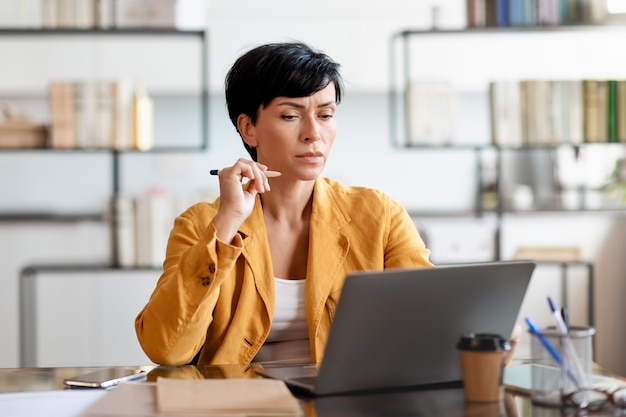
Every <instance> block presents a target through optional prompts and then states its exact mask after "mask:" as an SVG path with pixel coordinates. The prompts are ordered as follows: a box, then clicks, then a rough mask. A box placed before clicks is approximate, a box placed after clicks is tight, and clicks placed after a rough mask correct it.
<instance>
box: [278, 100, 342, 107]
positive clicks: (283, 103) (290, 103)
mask: <svg viewBox="0 0 626 417" xmlns="http://www.w3.org/2000/svg"><path fill="white" fill-rule="evenodd" d="M334 104H335V101H334V100H332V101H328V102H326V103H321V104H319V105H318V106H317V107H318V108H320V107H328V106H332V105H334ZM278 105H279V106H290V107H296V108H299V109H303V108H304V107H305V106H304V105H303V104H300V103H296V102H295V101H283V102H281V103H278Z"/></svg>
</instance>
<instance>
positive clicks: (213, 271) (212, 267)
mask: <svg viewBox="0 0 626 417" xmlns="http://www.w3.org/2000/svg"><path fill="white" fill-rule="evenodd" d="M209 272H210V273H212V274H213V273H215V264H209Z"/></svg>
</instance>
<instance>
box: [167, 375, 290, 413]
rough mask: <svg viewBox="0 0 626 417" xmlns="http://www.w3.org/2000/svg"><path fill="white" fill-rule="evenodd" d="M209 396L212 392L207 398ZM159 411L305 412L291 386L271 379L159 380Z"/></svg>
mask: <svg viewBox="0 0 626 417" xmlns="http://www.w3.org/2000/svg"><path fill="white" fill-rule="evenodd" d="M205 393H210V395H206V394H205ZM156 395H157V410H158V411H159V412H160V413H164V414H172V415H175V414H195V415H220V416H227V415H237V416H242V415H250V416H252V415H254V416H266V415H267V416H296V415H301V414H302V410H301V409H300V406H299V404H298V401H297V399H296V398H295V397H294V395H293V394H292V393H291V391H289V388H287V385H286V384H285V383H284V382H283V381H280V380H276V379H267V378H262V379H261V378H232V379H175V378H161V377H159V378H157V392H156Z"/></svg>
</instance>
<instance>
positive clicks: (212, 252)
mask: <svg viewBox="0 0 626 417" xmlns="http://www.w3.org/2000/svg"><path fill="white" fill-rule="evenodd" d="M218 207H219V199H218V200H216V201H215V202H213V203H211V204H209V203H198V204H195V205H193V206H192V207H190V208H189V209H187V210H186V211H185V212H184V213H182V214H181V215H180V216H178V217H177V218H176V219H175V221H174V227H173V229H172V231H171V234H170V238H169V241H168V245H167V252H166V258H165V261H164V263H163V273H162V275H161V277H160V278H159V280H158V282H157V285H156V288H155V290H154V292H153V293H152V295H151V296H150V299H149V301H148V303H147V304H146V306H145V307H144V308H143V310H142V311H141V312H140V313H139V315H138V316H137V318H136V320H135V330H136V332H137V337H138V339H139V342H140V344H141V346H142V348H143V350H144V352H145V353H146V354H147V355H148V357H149V358H150V359H151V360H152V361H154V362H155V363H158V364H161V365H182V364H186V363H189V362H190V361H191V360H192V359H193V358H194V356H195V355H196V353H198V352H199V351H200V350H202V351H201V354H200V358H199V362H198V363H200V364H204V363H206V364H220V365H223V364H248V363H250V361H252V359H253V358H254V357H255V355H256V353H257V351H258V350H259V348H260V347H261V346H262V345H263V343H264V341H265V339H266V338H267V335H268V334H269V331H270V327H271V324H272V317H273V312H274V272H273V269H272V261H271V255H270V249H269V244H268V240H267V234H266V230H265V224H264V221H263V212H262V207H261V203H260V199H259V197H258V196H257V200H256V203H255V206H254V209H253V211H252V214H251V215H250V216H249V217H248V218H247V219H246V220H245V221H244V222H243V223H242V225H241V227H240V228H239V231H238V234H237V235H236V237H235V239H234V241H233V242H232V244H226V243H223V242H221V241H219V240H218V239H217V238H216V236H215V228H214V227H213V225H212V224H211V219H212V218H213V216H214V215H215V214H216V213H217V209H218ZM428 256H429V250H428V249H426V247H425V245H424V242H423V240H422V238H421V237H420V235H419V233H418V232H417V230H416V228H415V225H414V223H413V221H412V220H411V218H410V217H409V215H408V214H407V212H406V210H405V209H404V208H403V207H402V206H401V205H400V204H399V203H397V202H396V201H394V200H392V199H391V198H389V197H388V196H387V195H385V194H384V193H382V192H380V191H376V190H372V189H368V188H363V187H347V186H344V185H342V184H340V183H338V182H336V181H333V180H330V179H327V178H319V179H318V180H316V182H315V187H314V192H313V211H312V214H311V222H310V237H309V257H308V263H307V275H306V289H305V294H306V295H305V308H306V319H307V323H308V328H309V340H310V347H311V356H312V358H311V359H312V362H315V363H319V362H321V360H322V357H323V354H324V348H325V346H326V340H327V338H328V332H329V329H330V325H331V322H332V318H333V315H334V313H335V308H336V306H337V301H338V300H339V295H340V293H341V289H342V286H343V281H344V278H345V276H346V274H347V273H348V272H351V271H356V270H381V269H383V268H397V267H409V266H432V263H431V262H430V261H429V259H428Z"/></svg>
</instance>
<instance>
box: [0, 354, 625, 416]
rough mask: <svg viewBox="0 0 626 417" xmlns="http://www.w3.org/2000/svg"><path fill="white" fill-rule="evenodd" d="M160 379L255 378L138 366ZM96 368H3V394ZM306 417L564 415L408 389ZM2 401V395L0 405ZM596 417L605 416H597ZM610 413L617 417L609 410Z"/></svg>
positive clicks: (227, 371) (523, 401) (325, 407)
mask: <svg viewBox="0 0 626 417" xmlns="http://www.w3.org/2000/svg"><path fill="white" fill-rule="evenodd" d="M137 368H140V369H143V370H146V371H147V372H148V381H154V380H156V377H157V376H166V377H176V378H196V379H197V378H235V377H250V378H256V377H257V376H256V375H255V373H254V368H251V367H249V366H183V367H151V366H147V367H137ZM95 369H97V368H14V369H0V392H4V393H6V392H23V391H50V390H59V389H64V386H63V379H64V378H67V377H71V376H74V375H78V374H81V373H86V372H89V371H92V370H95ZM296 396H297V397H298V399H299V401H300V403H301V405H302V408H303V410H304V416H306V417H335V416H336V417H339V416H341V417H394V416H402V417H408V416H423V417H428V416H433V417H435V416H436V417H456V416H459V417H530V416H542V417H551V416H560V415H561V414H560V412H559V410H558V409H549V408H542V407H537V406H534V405H532V404H531V402H530V400H529V399H528V398H527V397H525V396H515V395H513V394H511V393H507V394H506V397H505V400H504V401H503V402H502V403H495V404H471V403H466V402H465V401H464V399H463V390H462V388H446V389H436V390H435V389H431V390H406V391H396V392H386V393H376V394H361V395H340V396H329V397H319V398H313V397H307V396H303V395H299V394H297V393H296ZM1 400H2V397H1V396H0V407H1V406H2V403H1ZM594 415H598V416H599V415H603V414H599V413H598V414H596V413H594ZM606 415H613V414H612V412H611V411H607V414H606Z"/></svg>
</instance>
